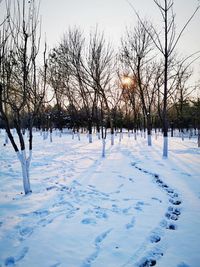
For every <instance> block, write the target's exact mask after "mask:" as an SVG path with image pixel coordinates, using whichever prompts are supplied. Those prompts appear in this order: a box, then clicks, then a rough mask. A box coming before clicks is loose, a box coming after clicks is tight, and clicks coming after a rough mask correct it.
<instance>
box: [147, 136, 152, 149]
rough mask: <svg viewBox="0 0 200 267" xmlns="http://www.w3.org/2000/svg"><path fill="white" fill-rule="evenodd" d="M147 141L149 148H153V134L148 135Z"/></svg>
mask: <svg viewBox="0 0 200 267" xmlns="http://www.w3.org/2000/svg"><path fill="white" fill-rule="evenodd" d="M147 140H148V146H151V145H152V142H151V134H148V137H147Z"/></svg>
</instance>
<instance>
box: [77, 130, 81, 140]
mask: <svg viewBox="0 0 200 267" xmlns="http://www.w3.org/2000/svg"><path fill="white" fill-rule="evenodd" d="M77 137H78V141H81V136H80V133H79V132H77Z"/></svg>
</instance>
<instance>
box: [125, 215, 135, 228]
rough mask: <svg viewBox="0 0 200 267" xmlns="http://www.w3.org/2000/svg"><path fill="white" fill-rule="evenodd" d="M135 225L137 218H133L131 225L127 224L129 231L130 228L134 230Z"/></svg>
mask: <svg viewBox="0 0 200 267" xmlns="http://www.w3.org/2000/svg"><path fill="white" fill-rule="evenodd" d="M134 225H135V217H133V218H132V219H131V222H130V223H127V224H126V229H127V230H128V229H130V228H133V227H134Z"/></svg>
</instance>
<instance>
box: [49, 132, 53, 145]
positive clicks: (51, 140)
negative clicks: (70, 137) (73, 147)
mask: <svg viewBox="0 0 200 267" xmlns="http://www.w3.org/2000/svg"><path fill="white" fill-rule="evenodd" d="M49 138H50V142H51V143H52V142H53V137H52V133H50V135H49Z"/></svg>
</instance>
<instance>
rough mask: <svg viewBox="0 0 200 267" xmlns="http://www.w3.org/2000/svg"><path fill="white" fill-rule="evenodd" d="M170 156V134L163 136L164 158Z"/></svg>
mask: <svg viewBox="0 0 200 267" xmlns="http://www.w3.org/2000/svg"><path fill="white" fill-rule="evenodd" d="M167 157H168V136H164V137H163V158H167Z"/></svg>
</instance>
